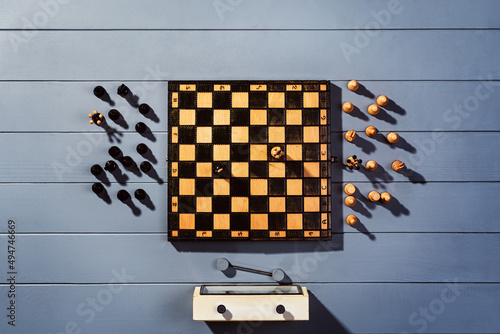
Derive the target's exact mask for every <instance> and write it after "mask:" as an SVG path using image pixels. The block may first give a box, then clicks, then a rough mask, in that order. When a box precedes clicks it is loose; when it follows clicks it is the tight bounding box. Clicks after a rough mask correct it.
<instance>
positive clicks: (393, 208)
mask: <svg viewBox="0 0 500 334" xmlns="http://www.w3.org/2000/svg"><path fill="white" fill-rule="evenodd" d="M381 206H382V207H384V208H385V209H387V210H389V211H390V212H391V213H392V214H393V215H394V216H396V217H399V216H401V215H405V216H408V215H410V210H408V208H407V207H405V206H404V205H403V204H401V202H399V201H398V199H397V198H395V197H392V199H391V201H390V202H389V203H386V204H382V205H381Z"/></svg>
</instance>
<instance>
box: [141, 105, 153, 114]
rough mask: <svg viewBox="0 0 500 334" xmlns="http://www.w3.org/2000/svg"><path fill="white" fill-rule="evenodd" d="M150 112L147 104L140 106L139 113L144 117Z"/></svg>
mask: <svg viewBox="0 0 500 334" xmlns="http://www.w3.org/2000/svg"><path fill="white" fill-rule="evenodd" d="M149 110H151V108H150V107H149V105H148V104H146V103H143V104H141V105H140V106H139V112H140V113H141V114H143V115H146V114H147V113H148V112H149Z"/></svg>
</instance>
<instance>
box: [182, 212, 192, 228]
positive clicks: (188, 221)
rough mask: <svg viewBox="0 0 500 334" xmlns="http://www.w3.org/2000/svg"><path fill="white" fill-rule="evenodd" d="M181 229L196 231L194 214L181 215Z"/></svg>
mask: <svg viewBox="0 0 500 334" xmlns="http://www.w3.org/2000/svg"><path fill="white" fill-rule="evenodd" d="M179 229H181V230H194V213H180V214H179Z"/></svg>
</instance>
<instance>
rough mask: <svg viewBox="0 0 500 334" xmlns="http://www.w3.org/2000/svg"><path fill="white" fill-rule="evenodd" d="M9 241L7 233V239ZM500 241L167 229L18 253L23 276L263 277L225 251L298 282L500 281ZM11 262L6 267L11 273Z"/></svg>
mask: <svg viewBox="0 0 500 334" xmlns="http://www.w3.org/2000/svg"><path fill="white" fill-rule="evenodd" d="M360 223H362V221H361V220H360V222H358V224H360ZM365 226H366V228H367V229H368V230H369V229H370V225H369V224H368V223H366V224H365ZM6 240H7V237H6V236H5V235H2V236H0V241H1V243H2V244H4V245H5V243H6ZM499 241H500V235H499V234H460V233H458V234H455V233H429V234H422V233H370V234H368V235H367V234H362V233H347V234H344V235H341V234H338V235H334V237H333V241H331V242H310V243H309V242H300V241H299V242H259V243H252V242H248V243H232V242H220V243H211V242H178V243H169V242H167V236H166V234H141V235H115V234H102V235H93V234H92V235H85V234H83V235H67V234H61V235H43V236H40V235H18V236H17V243H16V253H17V256H18V261H17V267H18V271H19V272H20V273H22V275H21V276H19V277H18V282H21V283H105V282H107V281H108V275H109V272H110V270H111V269H112V268H125V270H126V272H127V273H129V274H130V275H134V276H135V279H134V280H133V282H136V283H142V282H147V283H174V282H199V283H203V282H227V283H235V282H261V281H262V280H263V278H262V277H261V276H259V275H255V274H251V273H245V272H238V273H237V274H236V275H235V276H234V277H231V276H232V275H229V276H230V277H226V276H225V275H224V274H223V273H221V272H220V271H219V270H217V269H216V267H215V262H216V260H217V259H218V258H220V257H226V258H227V259H229V261H231V262H233V263H235V264H239V265H242V266H247V267H257V268H258V269H263V270H272V269H274V268H281V269H283V270H284V271H285V272H286V273H287V274H288V275H289V276H290V278H291V279H292V280H293V281H294V282H298V283H303V282H442V281H443V280H450V279H451V280H455V279H457V280H458V281H460V282H497V280H498V275H499V274H500V259H499V258H498V257H494V256H492V254H497V253H498V252H499V250H500V242H499ZM63 249H64V252H61V250H63ZM194 258H196V260H193V259H194ZM4 262H5V263H0V269H1V270H2V272H7V271H8V270H7V267H6V266H7V261H4ZM339 268H341V270H340V269H339ZM265 281H266V282H268V283H272V282H273V281H272V279H271V278H268V279H266V280H265Z"/></svg>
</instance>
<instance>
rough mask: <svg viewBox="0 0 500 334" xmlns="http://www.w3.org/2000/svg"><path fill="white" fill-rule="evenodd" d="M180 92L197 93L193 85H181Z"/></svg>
mask: <svg viewBox="0 0 500 334" xmlns="http://www.w3.org/2000/svg"><path fill="white" fill-rule="evenodd" d="M179 90H180V91H181V92H194V91H196V85H193V84H187V85H180V86H179Z"/></svg>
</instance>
